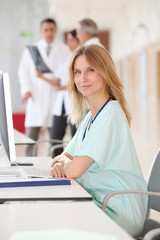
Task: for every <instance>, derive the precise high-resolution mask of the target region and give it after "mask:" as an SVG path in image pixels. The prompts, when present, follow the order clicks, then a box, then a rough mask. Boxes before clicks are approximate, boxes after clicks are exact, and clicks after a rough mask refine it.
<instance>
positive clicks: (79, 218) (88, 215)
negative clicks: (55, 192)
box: [0, 201, 133, 240]
mask: <svg viewBox="0 0 160 240" xmlns="http://www.w3.org/2000/svg"><path fill="white" fill-rule="evenodd" d="M0 216H1V219H2V216H3V221H1V224H0V236H1V239H3V240H8V239H9V237H11V235H12V234H13V233H15V232H17V231H46V230H53V229H73V230H80V231H88V232H95V233H103V234H107V235H112V236H115V237H116V240H122V239H123V240H133V238H132V237H131V236H130V235H129V234H128V233H126V232H125V231H124V230H123V229H122V228H121V227H119V226H118V225H117V224H116V223H115V222H114V221H113V220H112V219H111V218H109V217H108V216H107V215H106V214H105V213H104V212H103V211H102V210H101V209H100V208H99V207H97V206H96V205H95V204H94V203H93V202H91V201H90V202H49V203H37V204H33V203H25V204H4V205H0ZM6 227H7V228H6ZM25 239H26V238H25ZM36 239H37V238H36ZM65 239H66V238H65ZM67 239H68V238H67ZM97 239H98V238H97ZM105 239H107V237H106V238H105ZM46 240H47V239H46Z"/></svg>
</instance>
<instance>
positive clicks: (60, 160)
mask: <svg viewBox="0 0 160 240" xmlns="http://www.w3.org/2000/svg"><path fill="white" fill-rule="evenodd" d="M71 161H72V160H71V159H70V158H68V157H66V156H65V155H64V154H61V155H58V156H56V157H55V158H54V159H53V162H52V164H51V167H53V166H54V165H55V164H56V163H62V164H67V163H69V162H71Z"/></svg>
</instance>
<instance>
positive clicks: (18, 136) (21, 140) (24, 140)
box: [14, 129, 35, 145]
mask: <svg viewBox="0 0 160 240" xmlns="http://www.w3.org/2000/svg"><path fill="white" fill-rule="evenodd" d="M14 139H15V144H17V145H24V144H27V145H29V144H35V141H34V140H33V139H31V138H29V137H27V136H26V135H25V134H23V133H21V132H19V131H17V130H16V129H14Z"/></svg>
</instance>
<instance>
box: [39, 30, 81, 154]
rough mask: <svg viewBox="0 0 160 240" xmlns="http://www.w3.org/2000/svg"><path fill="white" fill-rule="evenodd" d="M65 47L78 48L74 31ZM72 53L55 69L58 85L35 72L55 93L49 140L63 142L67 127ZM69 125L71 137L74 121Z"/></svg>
mask: <svg viewBox="0 0 160 240" xmlns="http://www.w3.org/2000/svg"><path fill="white" fill-rule="evenodd" d="M67 45H68V46H69V48H70V50H71V51H72V52H73V51H74V50H75V49H76V48H77V47H78V46H79V40H78V39H77V37H76V30H72V31H70V32H68V33H67ZM72 52H71V53H70V55H68V58H67V59H66V61H64V62H63V64H62V65H61V66H60V68H57V70H56V72H55V75H56V77H57V79H59V81H60V84H59V85H57V84H55V83H54V81H53V80H52V79H48V78H46V77H45V76H44V74H42V73H40V72H39V71H38V70H37V76H38V77H39V78H41V79H42V80H44V81H46V82H48V83H49V84H51V85H52V86H53V88H54V89H55V90H56V91H57V95H56V99H55V104H54V106H53V111H52V115H53V124H52V128H51V139H56V140H63V137H64V135H65V132H66V128H67V125H68V123H67V118H68V116H69V114H70V98H69V94H68V91H67V82H68V66H69V60H70V58H71V55H72ZM62 66H63V67H62ZM69 125H70V128H71V136H72V137H73V136H74V135H75V132H76V127H75V124H74V121H73V120H71V122H69ZM57 144H58V143H52V144H51V145H52V146H55V145H57ZM62 152H63V148H58V149H56V150H55V151H54V155H53V156H52V157H55V156H57V155H59V154H61V153H62Z"/></svg>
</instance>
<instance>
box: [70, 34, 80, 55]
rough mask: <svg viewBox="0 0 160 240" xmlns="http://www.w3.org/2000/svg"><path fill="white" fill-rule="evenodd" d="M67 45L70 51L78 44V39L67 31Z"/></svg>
mask: <svg viewBox="0 0 160 240" xmlns="http://www.w3.org/2000/svg"><path fill="white" fill-rule="evenodd" d="M67 45H68V47H69V48H70V50H71V51H74V50H75V49H76V48H77V47H78V46H79V41H78V40H77V39H76V38H74V37H73V36H72V34H71V33H68V34H67Z"/></svg>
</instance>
